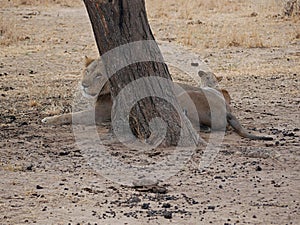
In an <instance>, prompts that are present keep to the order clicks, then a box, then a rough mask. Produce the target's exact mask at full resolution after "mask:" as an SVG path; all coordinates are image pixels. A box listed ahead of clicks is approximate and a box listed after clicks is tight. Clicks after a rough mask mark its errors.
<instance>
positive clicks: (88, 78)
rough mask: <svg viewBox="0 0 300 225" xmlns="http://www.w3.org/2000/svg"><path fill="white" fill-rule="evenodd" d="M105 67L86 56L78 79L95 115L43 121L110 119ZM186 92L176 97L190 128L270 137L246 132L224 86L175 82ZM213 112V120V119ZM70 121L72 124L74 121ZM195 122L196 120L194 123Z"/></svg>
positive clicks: (76, 114) (87, 123)
mask: <svg viewBox="0 0 300 225" xmlns="http://www.w3.org/2000/svg"><path fill="white" fill-rule="evenodd" d="M103 70H104V67H103V65H102V63H101V62H100V60H93V59H89V58H86V69H85V70H84V74H83V78H82V80H81V88H82V91H83V95H84V96H85V97H87V98H91V97H92V98H96V101H95V118H91V117H90V116H89V115H90V111H81V112H75V113H68V114H63V115H57V116H52V117H46V118H44V119H43V120H42V122H43V123H45V124H56V125H60V124H71V123H72V116H73V117H76V120H74V121H76V122H78V121H80V124H85V125H93V124H95V122H96V124H98V125H100V124H102V123H105V122H109V121H110V120H111V110H112V107H113V102H112V98H111V93H110V88H109V83H108V82H106V83H105V85H104V86H103V87H102V89H101V91H100V93H99V89H100V87H101V86H102V85H101V84H103V82H105V80H106V79H105V78H104V77H103V74H104V71H103ZM177 84H178V85H180V86H181V87H182V88H183V89H184V90H185V93H180V94H178V95H177V96H176V97H177V100H178V103H179V104H180V106H181V107H182V109H183V110H184V112H185V114H186V116H187V117H188V118H189V120H190V121H191V123H192V124H193V127H194V128H195V129H196V130H198V131H199V130H200V127H202V126H204V127H210V128H211V129H212V130H224V131H225V130H226V127H227V125H228V124H229V125H231V126H232V127H233V128H234V130H235V131H236V132H237V133H238V134H239V135H240V136H242V137H245V138H250V139H256V140H272V138H271V137H265V136H256V135H253V134H250V133H249V132H248V131H246V130H245V129H244V128H243V127H242V125H241V124H240V122H239V121H238V120H237V118H236V117H235V116H234V115H233V114H232V113H231V109H230V107H229V103H230V99H231V98H230V95H229V93H228V92H227V91H226V90H224V89H221V90H219V89H215V88H210V87H204V88H197V87H193V86H190V85H187V84H182V83H177ZM186 94H188V95H189V97H190V98H191V100H192V101H193V102H194V104H195V106H196V109H197V113H191V112H193V110H192V109H191V106H190V105H188V104H187V103H186V96H184V95H186ZM212 112H214V119H213V121H212ZM74 121H73V123H74ZM196 121H197V122H196Z"/></svg>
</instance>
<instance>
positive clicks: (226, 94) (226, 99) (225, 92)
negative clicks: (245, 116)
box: [221, 89, 231, 104]
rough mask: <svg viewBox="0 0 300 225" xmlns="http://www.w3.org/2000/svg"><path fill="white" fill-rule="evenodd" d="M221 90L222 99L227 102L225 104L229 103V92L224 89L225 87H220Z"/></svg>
mask: <svg viewBox="0 0 300 225" xmlns="http://www.w3.org/2000/svg"><path fill="white" fill-rule="evenodd" d="M221 92H222V94H223V96H224V99H225V101H226V102H227V104H230V102H231V96H230V94H229V92H228V91H227V90H225V89H221Z"/></svg>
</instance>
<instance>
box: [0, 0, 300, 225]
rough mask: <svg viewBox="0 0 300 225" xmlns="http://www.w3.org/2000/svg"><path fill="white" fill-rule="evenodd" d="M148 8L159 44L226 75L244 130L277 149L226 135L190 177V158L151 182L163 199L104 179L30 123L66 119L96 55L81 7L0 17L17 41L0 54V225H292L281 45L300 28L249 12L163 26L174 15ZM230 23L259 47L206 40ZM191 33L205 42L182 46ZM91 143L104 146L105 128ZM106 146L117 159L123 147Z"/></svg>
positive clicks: (297, 97)
mask: <svg viewBox="0 0 300 225" xmlns="http://www.w3.org/2000/svg"><path fill="white" fill-rule="evenodd" d="M173 7H175V6H173ZM151 9H153V11H152V12H153V13H151V12H150V23H151V26H152V29H153V31H154V33H155V35H156V37H157V39H158V41H165V40H170V41H172V42H174V43H181V44H185V45H186V47H187V48H189V49H191V51H193V52H195V53H197V54H199V55H200V56H201V57H202V58H203V59H204V60H205V62H206V63H207V64H208V65H209V66H210V68H211V69H212V70H213V71H214V72H215V73H216V74H217V75H222V76H224V79H223V81H222V82H221V86H222V87H225V88H226V89H227V90H228V91H229V92H230V94H231V95H232V97H233V102H232V108H233V111H234V112H235V114H236V115H237V116H238V118H239V119H240V120H241V122H242V123H243V124H244V126H245V127H247V129H249V130H252V131H254V132H257V133H260V132H261V133H263V134H267V135H271V136H273V137H274V139H275V140H274V141H269V142H265V141H251V140H248V139H243V138H241V137H239V136H238V135H237V134H236V133H234V132H233V131H232V130H229V131H228V132H227V133H226V136H225V138H224V141H223V143H222V150H221V151H220V152H219V154H218V155H217V157H216V158H215V160H214V162H213V163H212V164H211V165H210V167H209V168H207V170H206V171H204V172H200V171H198V170H197V166H196V165H195V164H196V162H198V161H199V160H200V158H201V149H199V150H198V151H196V152H195V154H194V155H193V157H192V159H191V160H190V162H188V163H187V164H186V166H185V167H184V168H183V169H182V170H181V171H180V172H179V173H178V174H176V175H175V176H173V177H171V178H170V179H168V180H166V181H163V182H161V184H160V185H161V186H162V187H164V188H166V190H167V191H166V193H155V191H153V190H152V191H151V190H150V191H149V190H136V189H134V188H130V187H125V186H122V185H119V184H116V183H114V182H112V181H110V180H108V179H105V178H104V177H102V176H101V174H99V173H97V172H96V171H94V170H93V168H91V167H90V166H89V165H88V163H87V161H86V160H85V158H84V157H83V154H82V152H81V151H80V149H79V148H78V147H77V145H76V143H75V140H74V135H73V132H72V127H71V126H45V125H43V124H41V122H40V121H41V119H42V118H44V117H45V116H49V115H54V114H60V113H66V112H69V111H70V110H71V108H72V100H73V94H74V91H75V90H76V87H77V84H78V81H79V80H80V73H81V70H82V67H83V63H82V62H83V56H84V55H89V56H97V49H96V47H95V43H94V40H93V35H92V30H91V28H90V25H89V20H88V17H87V14H86V12H85V9H84V7H83V6H82V7H73V8H72V7H65V8H64V7H63V8H62V7H54V6H53V7H42V6H40V7H31V6H22V7H16V8H1V9H0V13H1V15H2V16H3V18H7V19H14V21H15V22H16V23H15V24H14V27H15V29H16V32H18V33H19V34H20V35H21V36H22V37H23V38H22V40H21V41H19V42H16V43H12V44H10V45H9V46H6V45H2V46H0V48H1V51H0V80H1V83H0V102H1V107H0V148H1V151H0V177H1V179H0V224H98V225H99V224H147V223H151V224H191V225H192V224H193V225H194V224H197V225H198V224H199V225H200V224H205V225H206V224H222V225H225V224H227V225H229V224H280V225H282V224H299V221H300V206H299V204H300V199H299V197H300V191H299V190H300V189H299V185H300V177H299V172H300V167H299V165H300V164H299V160H300V155H299V150H300V143H299V140H300V130H299V129H300V118H299V106H300V90H299V86H300V74H299V73H300V58H299V56H300V40H299V37H298V39H297V38H295V37H296V35H295V37H294V38H290V36H289V35H290V34H291V35H293V34H294V33H295V30H296V29H298V30H299V27H298V26H299V24H297V23H296V22H294V21H291V20H285V19H280V18H277V17H276V16H275V17H274V16H272V15H266V16H262V17H259V18H256V17H255V15H254V17H251V16H249V15H250V13H249V14H248V12H247V13H245V14H243V13H238V12H232V13H215V14H214V12H213V11H212V12H210V13H208V14H206V15H205V14H203V15H204V16H199V15H195V16H192V18H191V19H190V18H184V17H183V18H182V17H180V16H178V17H176V15H177V14H176V15H175V18H174V20H170V19H168V17H170V15H172V14H171V13H172V8H171V9H170V10H169V11H167V12H166V13H167V15H164V16H161V15H159V16H157V15H158V13H161V12H158V11H159V10H158V11H156V10H157V9H156V8H155V6H153V5H151V4H150V6H149V10H150V11H151ZM168 13H169V14H168ZM174 13H176V12H174ZM199 14H201V13H199ZM193 15H194V14H193ZM245 15H248V16H245ZM237 19H238V20H237ZM236 20H237V21H239V22H238V24H240V27H239V26H238V25H237V27H236V28H235V29H236V30H239V29H240V28H241V29H242V27H243V29H247V28H245V24H248V23H249V24H250V23H251V24H253V22H254V21H255V20H258V21H259V22H260V24H261V23H264V24H265V27H266V29H268V31H269V32H270V33H271V35H270V37H271V38H269V40H270V42H269V44H266V43H267V42H266V43H265V44H264V45H266V46H264V47H260V48H253V47H246V46H243V44H244V42H240V44H241V46H223V47H222V45H223V44H224V43H223V44H220V43H221V38H220V37H218V36H214V35H217V34H218V33H217V31H218V30H219V31H222V29H223V28H222V29H221V30H220V24H222V23H223V22H224V21H225V22H224V24H225V23H226V24H229V23H230V22H232V21H236ZM226 21H227V22H226ZM242 21H243V23H242ZM254 23H255V22H254ZM243 24H244V25H243ZM189 26H192V29H191V31H193V30H196V29H197V30H200V31H201V30H203V31H206V32H207V37H205V35H203V34H202V36H201V35H200V33H201V32H199V31H198V33H199V38H198V39H197V37H195V36H192V37H184V34H186V33H185V31H186V29H188V28H187V27H189ZM212 27H213V28H215V30H216V33H215V34H214V32H213V30H214V29H213V28H212ZM265 32H266V33H267V31H265ZM192 34H193V33H192ZM273 34H274V36H273ZM223 35H224V34H223ZM276 35H277V36H276ZM274 37H277V39H276V43H275V42H274V41H272V40H271V39H272V38H274ZM280 37H282V39H283V40H284V41H282V42H281V41H280V40H281V39H280ZM266 39H267V38H266ZM222 40H223V39H222ZM274 40H275V39H274ZM240 41H241V40H240ZM200 43H205V44H204V46H202V44H200ZM282 43H284V44H282ZM205 45H206V47H205ZM246 45H248V44H247V43H246ZM173 76H174V77H175V79H180V80H183V81H188V80H184V78H182V77H180V76H179V75H178V74H177V73H176V72H174V74H173ZM100 132H102V133H100V135H101V134H103V135H104V136H105V135H107V129H105V128H103V129H102V130H101V131H100ZM200 135H201V136H203V137H206V136H207V134H202V133H201V134H200ZM111 147H112V148H113V147H114V148H115V149H114V150H115V151H116V152H118V153H119V154H125V153H123V152H122V147H121V146H111ZM162 155H163V154H162ZM132 157H134V155H133V156H132ZM149 157H151V156H149ZM155 157H157V158H158V159H159V157H160V153H159V152H158V153H157V154H155ZM297 221H298V222H297Z"/></svg>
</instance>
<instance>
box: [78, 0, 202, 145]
mask: <svg viewBox="0 0 300 225" xmlns="http://www.w3.org/2000/svg"><path fill="white" fill-rule="evenodd" d="M83 1H84V3H85V6H86V8H87V12H88V15H89V18H90V21H91V24H92V28H93V31H94V36H95V39H96V42H97V46H98V50H99V53H100V55H101V56H103V55H105V54H106V53H108V52H109V51H111V50H114V49H115V48H118V47H120V46H122V45H126V44H130V43H133V42H138V41H147V40H154V36H153V34H152V31H151V29H150V26H149V23H148V18H147V14H146V9H145V1H144V0H83ZM140 50H141V51H143V52H147V53H148V54H149V56H150V57H151V59H154V60H151V61H143V62H135V63H132V55H133V54H136V53H137V52H139V51H136V49H135V50H134V51H132V52H129V53H128V52H123V51H122V49H120V50H118V51H117V53H118V54H117V57H115V56H116V54H114V55H113V56H111V57H109V58H108V57H104V58H102V60H103V63H104V65H105V68H106V71H107V74H111V73H113V76H111V77H109V84H110V88H111V93H112V97H113V99H115V98H117V96H118V95H119V94H120V92H121V91H122V89H123V88H124V87H126V85H128V84H130V83H131V82H133V81H136V80H138V79H139V78H145V77H150V76H157V77H161V78H165V79H168V80H171V76H170V73H169V71H168V68H167V66H166V64H165V63H163V62H162V61H163V60H162V55H161V52H160V50H159V48H158V46H157V44H156V43H155V45H154V46H153V45H152V46H151V47H149V46H148V45H147V44H146V45H143V44H141V47H140ZM119 61H122V62H121V64H122V63H123V64H124V65H126V67H124V68H122V69H121V70H118V69H117V67H118V63H119ZM146 86H147V88H146V89H149V90H151V88H152V90H154V88H153V86H156V87H155V90H156V89H157V88H158V89H159V90H160V91H161V93H164V94H165V95H167V96H171V98H172V99H173V100H174V102H175V103H176V104H177V101H176V98H175V97H174V92H173V89H172V87H171V84H169V85H162V86H160V85H159V84H158V83H153V82H152V83H151V82H150V83H147V85H146ZM139 91H140V90H138V89H137V88H136V89H132V90H130V92H131V94H132V95H133V96H138V92H139ZM146 91H147V90H146ZM149 95H150V96H149V97H146V98H143V99H141V100H139V101H137V102H136V104H135V105H134V106H133V107H132V109H131V111H130V117H129V118H123V119H124V120H127V122H129V123H130V127H131V131H132V132H133V134H134V135H135V136H137V137H138V138H141V139H147V138H149V137H151V134H152V131H151V129H150V126H149V123H150V121H151V120H152V119H153V118H157V117H159V118H161V119H162V120H163V121H164V122H165V123H166V124H167V132H166V137H165V140H164V142H163V144H164V145H165V146H172V145H177V144H178V140H179V137H180V135H181V129H182V128H183V127H185V128H186V129H187V130H188V133H189V134H186V135H190V136H191V137H192V139H193V140H194V142H195V143H196V142H197V140H196V139H197V138H196V137H197V135H196V134H195V132H194V130H193V128H192V127H191V125H190V124H189V123H188V122H187V121H184V122H182V121H180V114H181V112H180V111H178V110H177V111H176V110H175V108H174V107H172V106H171V104H170V103H169V102H167V101H166V100H164V99H162V98H159V97H155V96H153V95H152V94H151V92H149ZM151 96H152V97H151ZM137 98H138V97H137ZM121 99H123V102H122V104H124V106H126V104H129V103H127V102H126V100H127V96H125V97H123V98H121ZM181 116H182V115H181ZM183 117H184V118H185V116H183ZM128 119H129V121H128Z"/></svg>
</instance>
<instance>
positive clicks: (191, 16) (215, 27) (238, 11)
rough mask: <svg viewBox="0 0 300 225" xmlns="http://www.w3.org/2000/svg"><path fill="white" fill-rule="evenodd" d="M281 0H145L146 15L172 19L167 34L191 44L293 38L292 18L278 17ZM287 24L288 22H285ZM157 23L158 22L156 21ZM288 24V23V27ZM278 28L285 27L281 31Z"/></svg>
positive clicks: (258, 44)
mask: <svg viewBox="0 0 300 225" xmlns="http://www.w3.org/2000/svg"><path fill="white" fill-rule="evenodd" d="M284 1H285V0H265V1H261V0H250V1H243V0H212V1H206V0H190V1H184V0H169V1H163V2H161V3H160V2H158V0H149V1H146V2H147V9H148V14H149V17H150V19H152V20H154V21H157V20H160V21H162V20H163V21H166V20H168V21H169V22H168V23H169V24H172V23H173V26H170V28H169V30H167V32H165V33H167V34H165V33H164V32H160V30H158V31H157V30H156V31H155V34H157V35H158V38H162V39H164V38H165V37H160V36H159V34H161V35H167V36H170V37H172V38H174V39H176V41H177V42H179V43H182V44H184V45H188V46H191V47H193V48H198V49H202V48H225V47H243V48H263V47H280V46H285V45H286V44H288V43H289V42H290V41H292V40H293V39H295V32H294V31H293V29H292V28H291V27H297V21H296V20H295V19H289V20H286V19H284V18H283V17H282V15H283V9H284ZM290 22H291V24H290V25H289V23H290ZM157 26H159V25H157ZM289 26H291V27H289ZM282 29H285V30H287V32H286V33H284V34H282Z"/></svg>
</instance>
